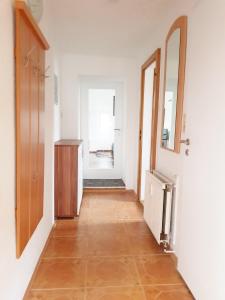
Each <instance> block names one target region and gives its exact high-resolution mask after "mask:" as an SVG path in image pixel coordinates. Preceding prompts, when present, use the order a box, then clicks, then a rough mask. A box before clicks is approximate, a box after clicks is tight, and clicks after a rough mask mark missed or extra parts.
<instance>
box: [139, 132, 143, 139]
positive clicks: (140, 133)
mask: <svg viewBox="0 0 225 300" xmlns="http://www.w3.org/2000/svg"><path fill="white" fill-rule="evenodd" d="M141 138H142V132H141V130H140V131H139V140H140V141H141Z"/></svg>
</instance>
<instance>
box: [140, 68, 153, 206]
mask: <svg viewBox="0 0 225 300" xmlns="http://www.w3.org/2000/svg"><path fill="white" fill-rule="evenodd" d="M155 67H156V63H155V62H154V63H152V64H151V65H150V66H149V67H148V68H147V69H146V70H145V81H144V103H143V128H142V153H141V155H142V159H141V193H140V200H141V201H144V197H145V177H146V171H149V170H150V153H151V131H152V102H153V92H154V91H153V89H154V72H155Z"/></svg>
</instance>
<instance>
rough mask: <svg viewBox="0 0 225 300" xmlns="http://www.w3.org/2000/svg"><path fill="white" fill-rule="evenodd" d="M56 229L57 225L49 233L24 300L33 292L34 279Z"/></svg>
mask: <svg viewBox="0 0 225 300" xmlns="http://www.w3.org/2000/svg"><path fill="white" fill-rule="evenodd" d="M54 227H55V223H54V225H53V226H52V229H51V230H50V233H49V235H48V238H47V240H46V242H45V245H44V248H43V250H42V251H41V254H40V257H39V259H38V262H37V264H36V266H35V269H34V272H33V274H32V276H31V279H30V282H29V284H28V286H27V288H26V291H25V294H24V296H23V299H28V294H29V292H30V290H31V286H32V283H33V281H34V278H35V276H36V274H37V270H38V267H39V265H40V263H41V259H42V257H43V255H44V253H45V250H46V249H47V246H48V244H49V241H50V238H51V236H52V232H53V229H54Z"/></svg>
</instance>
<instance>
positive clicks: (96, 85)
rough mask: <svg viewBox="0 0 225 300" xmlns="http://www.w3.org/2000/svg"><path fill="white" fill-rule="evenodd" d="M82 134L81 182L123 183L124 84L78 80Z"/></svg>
mask: <svg viewBox="0 0 225 300" xmlns="http://www.w3.org/2000/svg"><path fill="white" fill-rule="evenodd" d="M80 95H81V136H82V139H83V141H84V186H85V187H86V188H95V187H96V188H101V187H102V188H107V187H111V188H116V187H124V186H125V184H124V182H123V179H122V155H123V153H122V150H123V149H122V139H123V131H122V118H123V84H122V82H115V81H109V80H104V79H102V80H101V79H93V80H90V79H89V80H84V79H83V80H82V81H81V94H80Z"/></svg>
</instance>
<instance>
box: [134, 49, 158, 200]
mask: <svg viewBox="0 0 225 300" xmlns="http://www.w3.org/2000/svg"><path fill="white" fill-rule="evenodd" d="M160 60H161V50H160V49H157V50H156V51H155V52H154V53H153V54H152V55H151V56H150V57H149V59H148V60H147V61H146V62H145V63H144V64H143V65H142V67H141V105H140V125H139V158H138V182H137V195H138V199H139V200H140V191H141V163H142V132H143V113H144V88H145V86H144V85H145V70H146V69H147V68H148V67H149V66H150V65H151V64H153V63H154V62H155V63H156V67H155V73H154V84H153V97H152V99H153V102H152V124H151V153H150V166H149V167H150V170H151V171H153V170H155V168H156V147H157V129H158V107H159V83H160Z"/></svg>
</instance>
